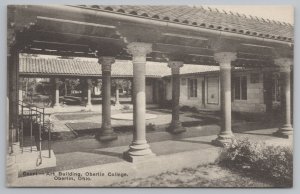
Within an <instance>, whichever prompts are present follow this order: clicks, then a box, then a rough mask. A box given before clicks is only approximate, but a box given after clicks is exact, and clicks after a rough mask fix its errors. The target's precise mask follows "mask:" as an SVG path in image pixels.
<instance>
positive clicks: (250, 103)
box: [232, 73, 266, 112]
mask: <svg viewBox="0 0 300 194" xmlns="http://www.w3.org/2000/svg"><path fill="white" fill-rule="evenodd" d="M234 75H236V76H240V75H243V76H247V100H235V99H234V100H233V102H232V111H236V112H265V110H266V105H265V104H264V88H263V74H262V73H260V74H259V80H258V82H257V83H251V81H250V73H234ZM232 95H233V94H232Z"/></svg>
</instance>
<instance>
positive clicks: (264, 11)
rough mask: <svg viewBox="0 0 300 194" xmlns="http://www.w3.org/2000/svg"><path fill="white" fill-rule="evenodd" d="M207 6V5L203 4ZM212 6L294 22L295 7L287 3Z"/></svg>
mask: <svg viewBox="0 0 300 194" xmlns="http://www.w3.org/2000/svg"><path fill="white" fill-rule="evenodd" d="M203 7H207V6H203ZM209 7H211V8H217V9H219V10H225V11H232V12H238V13H242V14H245V15H247V16H248V15H252V16H257V17H262V18H264V19H270V20H276V21H280V22H287V23H290V24H294V8H293V6H287V5H276V6H272V5H265V6H264V5H259V6H253V5H243V6H236V5H224V6H222V5H209Z"/></svg>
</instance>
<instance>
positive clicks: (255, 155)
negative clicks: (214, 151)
mask: <svg viewBox="0 0 300 194" xmlns="http://www.w3.org/2000/svg"><path fill="white" fill-rule="evenodd" d="M217 162H218V163H219V164H220V165H222V166H225V167H228V168H230V169H235V170H241V171H243V172H247V173H248V174H250V175H252V176H256V177H260V178H261V177H265V178H266V179H268V180H270V181H273V182H275V183H276V184H277V186H281V187H282V186H284V187H287V186H289V187H290V186H292V184H293V151H292V148H291V147H288V146H286V147H284V146H272V145H266V144H265V143H257V142H250V141H249V140H248V139H238V140H236V141H233V142H232V143H230V144H228V145H227V146H226V147H225V148H223V149H222V151H221V153H220V156H219V158H218V160H217Z"/></svg>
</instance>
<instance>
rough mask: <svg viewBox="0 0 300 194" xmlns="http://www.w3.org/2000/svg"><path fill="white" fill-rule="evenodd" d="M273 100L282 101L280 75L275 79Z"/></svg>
mask: <svg viewBox="0 0 300 194" xmlns="http://www.w3.org/2000/svg"><path fill="white" fill-rule="evenodd" d="M272 100H273V101H275V102H280V81H279V77H278V76H277V77H275V78H274V79H273V88H272Z"/></svg>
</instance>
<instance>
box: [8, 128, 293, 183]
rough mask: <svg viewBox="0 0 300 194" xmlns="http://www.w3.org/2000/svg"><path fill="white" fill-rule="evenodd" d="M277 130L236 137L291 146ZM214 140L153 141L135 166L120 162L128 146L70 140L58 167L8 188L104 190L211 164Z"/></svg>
mask: <svg viewBox="0 0 300 194" xmlns="http://www.w3.org/2000/svg"><path fill="white" fill-rule="evenodd" d="M276 130H277V129H265V130H256V131H250V132H242V133H237V134H236V136H237V138H241V137H246V138H249V139H250V140H251V141H257V142H261V141H263V142H266V143H268V144H275V145H279V144H280V145H289V146H291V145H292V141H291V140H287V139H282V138H277V137H274V136H272V133H273V132H274V131H276ZM214 138H216V136H215V135H212V136H211V135H210V136H200V137H191V138H184V139H180V140H166V141H160V142H153V143H150V147H151V149H152V150H153V152H154V153H155V154H156V155H157V156H156V157H152V158H148V159H146V160H144V161H142V162H138V163H130V162H126V161H124V160H123V159H122V153H123V152H124V151H126V150H127V149H128V146H117V147H108V148H97V146H96V144H97V141H95V140H92V139H89V141H80V140H79V141H73V142H75V143H74V144H73V146H72V147H73V150H69V151H67V152H65V153H56V158H57V167H55V168H52V169H47V170H44V171H40V172H38V173H37V174H36V175H32V176H24V177H19V178H18V179H16V181H15V182H13V183H11V185H12V186H20V187H31V186H33V185H35V181H37V180H39V183H40V186H42V187H45V186H47V187H51V186H56V187H57V186H62V187H64V186H65V187H103V186H110V185H111V184H114V183H118V182H122V181H126V180H131V179H134V178H143V177H148V176H152V175H156V174H160V173H162V172H168V171H171V172H172V171H176V170H179V169H183V168H195V167H197V166H199V165H205V164H209V163H213V162H214V161H215V160H216V158H217V157H218V154H219V151H220V148H218V147H215V146H213V145H212V144H211V140H213V139H214ZM76 145H77V148H76ZM61 147H63V146H62V145H61ZM54 152H55V148H54ZM39 173H40V174H39Z"/></svg>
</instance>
